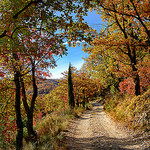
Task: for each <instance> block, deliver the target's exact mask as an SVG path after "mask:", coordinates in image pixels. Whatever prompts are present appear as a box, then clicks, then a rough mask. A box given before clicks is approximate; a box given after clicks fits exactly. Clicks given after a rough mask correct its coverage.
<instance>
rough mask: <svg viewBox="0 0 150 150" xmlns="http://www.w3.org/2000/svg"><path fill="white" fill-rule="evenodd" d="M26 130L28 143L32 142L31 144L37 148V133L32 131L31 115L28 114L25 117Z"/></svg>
mask: <svg viewBox="0 0 150 150" xmlns="http://www.w3.org/2000/svg"><path fill="white" fill-rule="evenodd" d="M27 117H28V120H27V130H28V136H29V141H31V142H32V144H33V145H34V146H35V147H37V146H38V140H37V133H36V131H34V130H33V113H28V115H27Z"/></svg>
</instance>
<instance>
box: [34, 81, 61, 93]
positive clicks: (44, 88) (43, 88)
mask: <svg viewBox="0 0 150 150" xmlns="http://www.w3.org/2000/svg"><path fill="white" fill-rule="evenodd" d="M58 83H59V82H58V80H56V79H46V80H44V81H40V82H39V83H38V85H37V86H38V93H39V94H40V95H41V94H48V93H49V92H50V91H52V90H53V89H54V88H55V87H57V86H58Z"/></svg>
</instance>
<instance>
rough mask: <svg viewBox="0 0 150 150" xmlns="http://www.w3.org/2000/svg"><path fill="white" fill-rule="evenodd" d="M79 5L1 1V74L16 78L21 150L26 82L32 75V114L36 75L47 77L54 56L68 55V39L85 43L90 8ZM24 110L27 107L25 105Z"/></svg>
mask: <svg viewBox="0 0 150 150" xmlns="http://www.w3.org/2000/svg"><path fill="white" fill-rule="evenodd" d="M78 2H80V1H65V0H60V1H49V0H47V1H42V0H35V1H32V0H31V1H30V0H28V1H23V0H21V1H19V2H18V1H15V0H14V1H11V2H10V1H4V0H2V1H1V2H0V4H1V6H2V7H1V10H0V14H1V20H0V22H1V25H2V26H3V28H1V29H0V44H1V49H0V54H1V57H2V61H1V62H0V63H1V66H2V67H1V68H0V69H1V71H0V73H1V75H3V74H5V72H7V75H8V74H9V75H11V76H13V78H14V83H15V93H16V94H15V95H16V96H15V111H16V123H17V137H16V149H18V150H20V149H22V138H23V123H22V116H21V111H20V110H21V107H20V106H21V101H20V100H21V98H22V100H23V102H25V94H24V91H25V90H24V85H23V84H25V83H23V82H24V81H25V80H24V79H25V78H26V77H27V76H28V75H29V74H30V75H31V80H32V83H33V89H34V90H33V99H32V100H31V107H30V108H31V109H30V111H31V110H32V109H33V110H34V103H35V100H36V95H37V94H36V93H37V90H36V81H35V79H36V77H35V76H39V75H40V76H44V75H45V73H44V72H45V70H44V69H45V68H47V67H49V66H52V67H54V66H55V59H54V58H53V54H55V55H59V56H62V55H63V54H65V53H66V47H65V46H64V45H63V42H65V41H66V40H68V42H69V43H71V42H72V41H74V43H76V41H77V40H80V41H82V40H86V35H85V34H83V33H84V30H85V29H86V28H87V25H86V24H85V23H84V22H83V17H82V16H83V15H84V14H85V12H86V11H87V7H83V5H80V4H79V3H78ZM84 3H86V2H84ZM72 12H74V13H75V14H76V16H75V17H72V15H71V13H72ZM75 18H76V20H75ZM88 39H89V38H88ZM49 60H50V61H49ZM6 70H7V71H6ZM33 70H34V71H33ZM46 75H47V74H46ZM29 79H30V78H29ZM21 94H23V96H21ZM24 107H25V108H28V107H26V104H25V103H24ZM26 110H27V109H26ZM33 110H32V111H31V112H33ZM27 112H29V111H26V113H27ZM28 114H29V113H27V116H29V115H28ZM31 118H32V115H31ZM28 119H29V118H28ZM30 120H32V119H30ZM30 122H31V121H30ZM30 125H32V124H30ZM28 131H29V130H28ZM29 135H30V133H29Z"/></svg>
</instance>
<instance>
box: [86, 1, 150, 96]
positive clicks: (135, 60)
mask: <svg viewBox="0 0 150 150" xmlns="http://www.w3.org/2000/svg"><path fill="white" fill-rule="evenodd" d="M95 3H97V5H95ZM95 3H93V6H94V9H95V10H97V12H98V13H99V14H101V17H102V19H103V21H104V22H105V26H106V28H105V29H104V28H103V29H102V30H101V32H100V33H99V34H98V35H97V38H95V39H94V40H93V42H92V46H93V49H91V50H89V53H90V52H91V53H94V54H95V55H96V54H97V53H101V55H103V57H110V58H112V59H113V60H115V62H117V63H118V70H120V71H124V72H125V74H126V75H127V74H128V77H129V76H132V78H133V79H134V85H135V95H140V93H141V92H140V77H139V73H138V68H137V65H138V64H139V62H140V61H142V59H143V57H145V56H146V53H148V50H149V18H148V17H147V15H148V14H149V12H148V11H143V10H144V8H145V7H147V6H148V1H133V0H132V1H131V0H129V1H110V0H107V1H101V2H99V1H95ZM146 9H147V8H146ZM110 65H111V64H110ZM127 66H129V67H127ZM127 68H128V69H129V70H128V71H127V72H126V71H125V70H127ZM122 75H123V74H122Z"/></svg>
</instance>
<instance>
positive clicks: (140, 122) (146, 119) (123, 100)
mask: <svg viewBox="0 0 150 150" xmlns="http://www.w3.org/2000/svg"><path fill="white" fill-rule="evenodd" d="M104 109H105V110H106V111H107V112H109V113H110V114H111V115H112V116H113V117H114V119H116V120H119V121H122V122H123V123H125V124H126V125H127V126H128V127H130V128H131V129H136V130H138V131H146V132H149V131H150V89H149V90H148V91H147V92H145V93H144V94H143V95H139V96H135V97H130V96H129V95H126V96H124V97H122V96H119V95H117V96H114V97H112V98H110V99H107V100H106V101H105V104H104Z"/></svg>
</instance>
